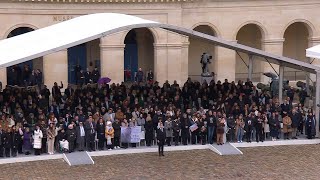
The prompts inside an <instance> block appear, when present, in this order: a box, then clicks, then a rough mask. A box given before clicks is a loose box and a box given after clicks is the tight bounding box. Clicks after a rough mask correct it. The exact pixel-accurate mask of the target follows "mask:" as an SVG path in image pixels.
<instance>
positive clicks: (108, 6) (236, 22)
mask: <svg viewBox="0 0 320 180" xmlns="http://www.w3.org/2000/svg"><path fill="white" fill-rule="evenodd" d="M120 2H122V1H119V3H85V4H84V3H54V4H48V3H41V2H40V3H39V2H37V3H35V2H34V3H30V2H29V3H21V2H16V3H15V2H12V3H0V5H1V7H2V8H1V9H0V22H1V25H0V37H1V38H5V37H6V36H7V35H8V33H9V32H10V31H12V30H13V29H15V28H17V27H23V26H26V27H32V28H35V29H36V28H42V27H46V26H49V25H52V24H55V23H58V22H61V21H64V20H68V19H70V18H74V17H76V16H80V15H84V14H89V13H105V12H115V13H124V14H130V15H135V16H139V17H142V18H145V19H150V20H154V21H158V22H161V23H167V24H173V25H176V26H182V27H185V28H189V29H193V28H195V27H197V26H201V25H206V26H208V27H210V28H211V29H212V30H213V31H214V32H215V35H216V36H218V37H221V38H224V39H226V40H229V41H233V42H235V41H236V40H237V34H238V32H239V30H240V29H241V28H242V27H243V26H245V25H247V24H254V25H256V26H257V27H258V28H259V29H260V30H261V33H262V34H261V40H260V42H261V48H262V49H263V50H266V51H268V52H271V53H275V54H279V55H283V54H284V55H287V56H291V57H292V58H297V59H301V60H305V59H306V58H305V56H304V53H303V52H304V50H303V49H305V47H306V46H305V44H306V43H307V46H310V45H316V44H318V42H319V38H320V32H319V29H320V19H319V17H318V10H319V7H320V4H319V1H317V0H307V1H303V2H302V1H298V0H290V1H287V0H278V1H267V0H260V1H251V0H241V1H239V0H227V1H218V0H203V1H194V2H189V1H186V2H183V1H181V2H170V3H165V2H163V3H160V2H161V1H159V3H120ZM295 22H301V23H302V24H303V25H304V26H305V27H306V28H307V30H308V36H307V38H303V39H299V38H295V37H298V34H300V31H299V29H297V30H296V31H297V32H293V34H292V35H291V36H289V37H290V38H292V39H294V38H295V44H298V45H299V46H295V47H293V46H290V45H289V46H287V44H286V42H287V40H288V39H287V40H285V39H284V38H285V36H284V34H285V32H286V29H287V28H288V27H289V26H290V25H291V24H293V23H295ZM101 23H107V20H106V22H101ZM150 31H151V32H152V34H153V38H154V44H153V48H154V51H153V55H152V53H150V54H148V55H146V56H145V57H144V58H143V59H151V58H150V56H154V57H153V64H152V63H150V64H148V63H147V61H142V62H143V63H142V64H140V66H143V67H145V68H146V69H148V68H151V67H154V71H155V78H156V80H158V81H159V82H160V83H163V82H164V81H165V80H167V79H168V80H169V81H170V82H172V81H173V80H177V81H178V83H183V82H184V81H185V80H186V79H187V77H188V76H189V75H196V74H199V72H200V64H199V63H198V59H196V58H197V57H198V56H199V55H198V53H199V52H200V51H204V50H205V51H210V52H212V53H214V58H215V60H214V63H213V64H212V65H211V70H213V71H214V72H215V73H216V74H217V76H216V79H220V80H223V79H225V78H228V79H230V80H235V79H236V72H238V71H240V70H239V69H237V68H238V66H237V63H236V60H238V59H237V58H236V57H237V56H236V53H235V52H234V51H232V50H227V49H225V48H220V47H215V46H213V45H208V44H206V43H201V42H195V41H193V40H192V39H188V38H186V37H184V36H181V35H178V34H176V33H171V32H167V31H165V30H162V29H156V28H155V29H150ZM126 33H127V31H126V32H121V33H117V34H114V35H111V36H108V37H105V38H102V39H101V40H100V48H98V47H96V48H95V50H93V51H94V52H95V53H94V54H95V55H94V57H92V58H93V59H96V58H98V57H99V58H100V59H101V71H102V75H108V76H110V77H111V78H112V79H113V80H114V82H121V81H123V58H124V55H123V47H124V44H123V42H124V38H125V36H126ZM297 33H298V34H297ZM246 36H250V33H248V32H247V35H246ZM242 38H244V39H247V40H250V38H251V39H252V37H242ZM283 42H284V44H283ZM301 42H303V43H304V45H300V44H302V43H301ZM39 43H42V42H39ZM189 43H190V44H189ZM208 48H209V49H208ZM302 48H303V49H302ZM146 49H147V50H146V51H148V52H151V50H150V47H146ZM194 49H197V50H194ZM297 49H299V50H297ZM140 51H143V49H141V50H140ZM297 51H298V52H299V53H298V54H292V53H293V52H297ZM55 57H57V58H67V57H66V56H65V53H62V54H60V55H57V56H51V57H49V58H46V57H44V60H47V62H44V63H43V66H44V68H43V69H44V77H45V82H48V83H49V82H50V83H51V82H53V81H54V79H53V77H55V74H56V73H66V75H63V77H61V78H63V80H64V81H65V79H68V78H67V77H65V76H67V72H66V71H67V68H65V67H63V68H62V69H61V68H58V67H57V68H55V67H56V66H59V67H61V66H62V65H61V63H64V62H67V60H66V59H60V60H59V64H56V62H55V61H48V60H49V59H53V58H55ZM190 58H192V59H190ZM193 59H195V60H193ZM65 66H67V64H66V65H65ZM256 66H259V68H260V69H254V71H257V72H258V71H262V72H265V71H273V69H272V68H270V66H269V64H267V63H265V62H261V63H260V65H256ZM47 67H52V69H51V70H48V71H46V70H47V69H48V68H47ZM274 67H275V69H276V70H277V66H274ZM53 70H57V71H59V72H56V71H53ZM241 71H243V72H245V70H241ZM1 74H5V73H1ZM46 77H47V78H46ZM1 79H5V78H3V77H1ZM46 79H47V80H46ZM257 79H260V80H262V81H267V80H268V79H266V78H265V77H260V78H259V77H258V78H257ZM56 81H59V80H58V79H57V80H56ZM3 82H5V81H4V80H3Z"/></svg>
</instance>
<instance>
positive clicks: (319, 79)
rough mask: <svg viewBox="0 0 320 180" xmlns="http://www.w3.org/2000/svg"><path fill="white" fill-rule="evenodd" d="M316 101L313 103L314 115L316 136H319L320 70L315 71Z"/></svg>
mask: <svg viewBox="0 0 320 180" xmlns="http://www.w3.org/2000/svg"><path fill="white" fill-rule="evenodd" d="M315 85H316V95H315V96H316V97H315V99H316V102H315V103H313V104H314V109H315V117H316V125H315V127H316V137H319V118H320V114H319V113H320V107H319V106H320V105H319V103H320V71H316V84H315Z"/></svg>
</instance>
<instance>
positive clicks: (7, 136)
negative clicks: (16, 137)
mask: <svg viewBox="0 0 320 180" xmlns="http://www.w3.org/2000/svg"><path fill="white" fill-rule="evenodd" d="M12 139H13V135H12V133H11V132H10V133H9V132H6V133H4V134H3V147H4V148H11V147H12Z"/></svg>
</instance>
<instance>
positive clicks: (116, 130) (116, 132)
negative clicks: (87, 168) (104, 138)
mask: <svg viewBox="0 0 320 180" xmlns="http://www.w3.org/2000/svg"><path fill="white" fill-rule="evenodd" d="M112 127H113V129H114V137H116V138H120V136H121V124H120V122H119V123H117V122H114V123H112Z"/></svg>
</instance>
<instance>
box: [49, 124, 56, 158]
mask: <svg viewBox="0 0 320 180" xmlns="http://www.w3.org/2000/svg"><path fill="white" fill-rule="evenodd" d="M56 135H57V131H56V127H55V125H54V123H50V125H49V127H48V129H47V138H48V139H47V142H48V153H49V154H50V155H52V154H54V140H55V137H56Z"/></svg>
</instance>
